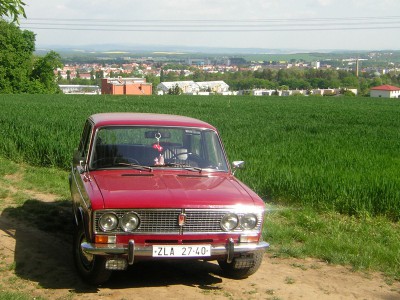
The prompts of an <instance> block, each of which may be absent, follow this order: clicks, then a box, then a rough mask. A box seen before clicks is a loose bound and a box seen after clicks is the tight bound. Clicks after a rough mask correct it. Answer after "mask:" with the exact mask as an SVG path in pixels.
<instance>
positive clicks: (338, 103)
mask: <svg viewBox="0 0 400 300" xmlns="http://www.w3.org/2000/svg"><path fill="white" fill-rule="evenodd" d="M0 105H1V110H0V155H1V156H4V157H6V158H9V159H12V160H14V161H16V162H26V163H28V164H31V165H36V166H53V167H57V168H61V169H64V170H68V168H69V166H70V161H71V157H72V153H73V149H74V148H75V147H76V146H77V144H78V141H79V137H80V133H81V130H82V127H83V123H84V121H85V119H86V118H87V116H88V115H90V114H92V113H97V112H107V111H132V112H154V113H168V114H180V115H187V116H191V117H195V118H199V119H202V120H204V121H207V122H209V123H211V124H213V125H215V126H216V127H217V128H218V129H219V131H220V133H221V136H222V138H223V141H224V143H225V147H226V150H227V153H228V157H229V159H230V160H231V161H232V160H239V159H241V160H245V161H246V164H247V169H246V170H243V171H240V172H238V173H237V176H238V177H239V178H240V179H242V180H243V181H244V182H245V183H246V184H248V185H249V186H250V187H251V188H253V189H254V190H255V191H256V192H257V193H258V194H259V195H260V196H262V197H263V198H264V199H265V201H266V202H269V203H275V204H277V203H279V204H290V205H294V206H310V207H313V208H317V209H320V210H326V211H336V212H340V213H345V214H349V215H357V216H365V215H368V216H379V215H382V216H385V217H388V218H390V219H391V220H393V221H398V220H399V219H400V176H399V172H400V171H399V170H400V130H399V129H400V101H399V100H390V99H370V98H346V97H338V98H336V97H334V98H333V97H329V98H328V97H326V98H325V97H299V98H296V97H287V98H283V97H251V96H248V97H217V96H213V97H199V96H164V97H159V96H151V97H125V96H121V97H119V96H117V97H116V96H72V95H2V96H1V97H0Z"/></svg>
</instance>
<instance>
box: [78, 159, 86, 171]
mask: <svg viewBox="0 0 400 300" xmlns="http://www.w3.org/2000/svg"><path fill="white" fill-rule="evenodd" d="M79 166H80V167H81V168H80V169H79V173H80V174H83V173H85V172H86V168H87V165H86V164H85V163H84V162H83V160H80V161H79Z"/></svg>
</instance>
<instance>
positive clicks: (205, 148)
mask: <svg viewBox="0 0 400 300" xmlns="http://www.w3.org/2000/svg"><path fill="white" fill-rule="evenodd" d="M143 166H146V167H154V168H186V169H187V168H192V169H193V170H201V169H211V170H216V171H228V166H227V162H226V159H225V155H224V152H223V150H222V147H221V143H220V140H219V138H218V135H217V133H216V132H215V131H213V130H210V129H204V130H203V129H198V128H176V127H139V126H110V127H102V128H100V129H98V130H97V133H96V136H95V139H94V144H93V147H92V155H91V160H90V169H99V168H116V167H117V168H120V167H134V168H143Z"/></svg>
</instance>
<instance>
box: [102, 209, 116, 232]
mask: <svg viewBox="0 0 400 300" xmlns="http://www.w3.org/2000/svg"><path fill="white" fill-rule="evenodd" d="M99 226H100V229H101V230H103V231H111V230H114V229H115V228H117V227H118V218H117V216H116V215H115V214H113V213H105V214H103V215H102V216H101V217H100V219H99Z"/></svg>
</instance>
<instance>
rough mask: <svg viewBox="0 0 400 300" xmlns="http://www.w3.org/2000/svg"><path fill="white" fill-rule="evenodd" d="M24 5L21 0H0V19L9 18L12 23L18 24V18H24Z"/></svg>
mask: <svg viewBox="0 0 400 300" xmlns="http://www.w3.org/2000/svg"><path fill="white" fill-rule="evenodd" d="M24 6H25V3H24V2H22V1H21V0H0V17H9V18H11V19H12V21H13V22H18V18H19V17H20V16H23V17H24V18H26V15H25V9H24Z"/></svg>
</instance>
